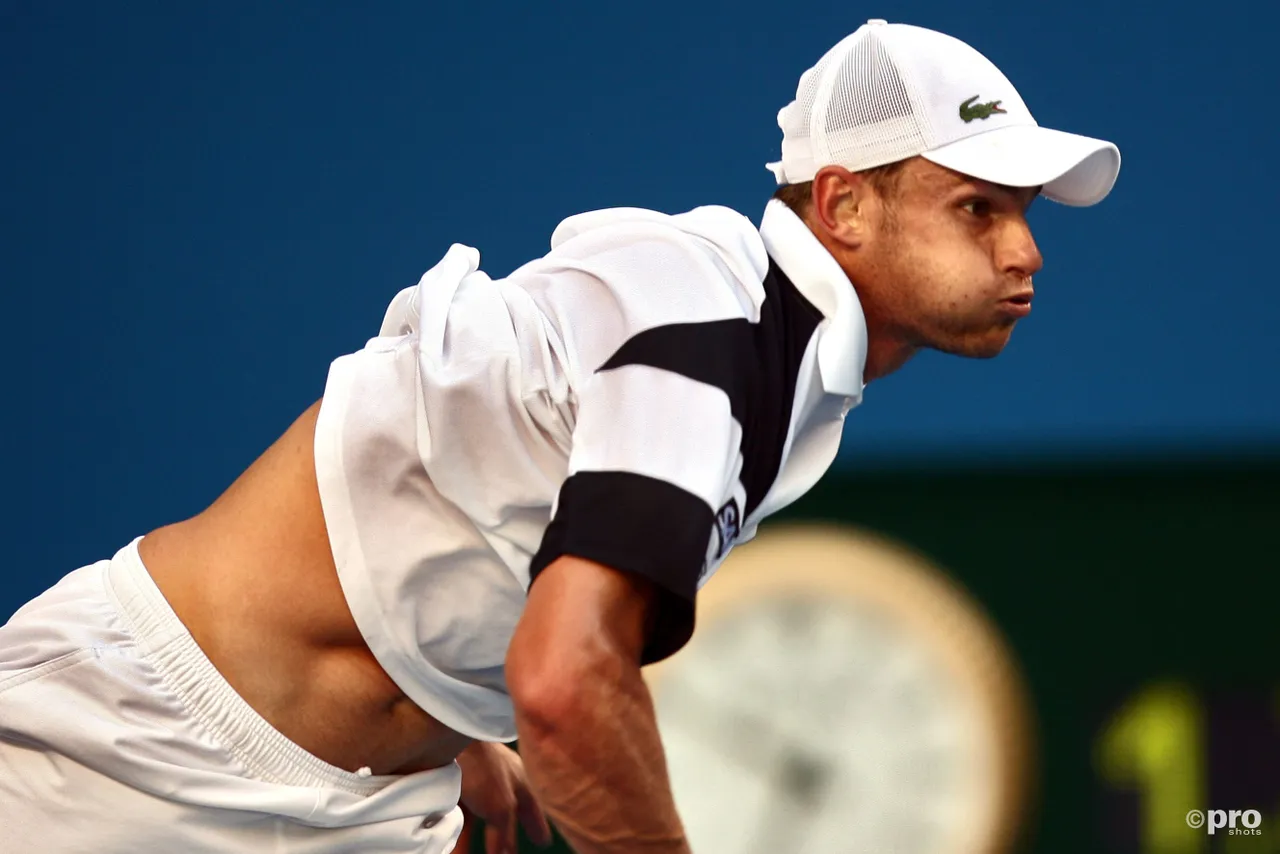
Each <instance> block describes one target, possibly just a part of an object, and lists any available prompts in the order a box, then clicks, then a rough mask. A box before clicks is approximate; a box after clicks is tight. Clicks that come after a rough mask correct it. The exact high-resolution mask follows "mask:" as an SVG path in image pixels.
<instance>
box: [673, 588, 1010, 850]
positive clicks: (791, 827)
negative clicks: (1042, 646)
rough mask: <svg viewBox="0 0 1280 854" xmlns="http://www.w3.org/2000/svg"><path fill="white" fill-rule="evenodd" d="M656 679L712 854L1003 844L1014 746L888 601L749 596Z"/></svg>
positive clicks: (930, 640) (783, 592) (825, 595)
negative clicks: (1003, 806)
mask: <svg viewBox="0 0 1280 854" xmlns="http://www.w3.org/2000/svg"><path fill="white" fill-rule="evenodd" d="M733 571H734V568H733V567H732V566H728V567H726V568H725V569H724V570H722V571H721V572H722V573H728V572H733ZM701 619H702V617H701V614H700V620H701ZM653 684H654V690H653V695H654V702H655V706H656V709H657V715H658V724H659V728H660V731H661V734H662V739H663V743H664V745H665V748H666V752H667V762H668V770H669V773H670V776H671V783H672V788H673V791H674V794H675V798H676V803H677V806H678V807H679V809H680V813H681V816H682V818H683V820H684V822H685V826H686V830H687V831H688V834H689V840H690V844H691V846H692V848H693V850H694V851H697V852H699V854H718V853H719V852H724V854H731V853H732V854H774V852H794V854H819V852H821V854H861V853H862V852H866V854H885V852H895V854H915V852H919V854H979V852H982V854H987V852H989V850H990V846H991V834H992V830H991V826H992V824H993V822H994V821H995V819H994V818H993V816H994V815H995V813H996V812H997V811H998V809H999V807H998V804H997V801H998V800H999V797H1000V794H1001V783H1000V780H999V779H997V778H998V777H999V776H1000V775H1001V773H1002V768H1003V765H1002V762H1003V757H1002V756H1001V745H1000V743H999V738H998V737H997V735H996V733H995V732H994V730H993V727H992V725H991V719H990V716H989V715H988V714H987V712H986V710H985V708H984V701H983V696H982V693H981V692H980V691H975V689H974V685H973V682H972V680H966V679H964V678H960V677H958V676H957V673H956V670H955V667H954V665H953V664H952V663H950V662H949V661H948V659H947V656H946V655H945V654H940V649H939V646H938V637H937V635H930V634H928V633H921V632H919V631H917V630H916V629H915V628H914V627H913V625H912V624H911V622H910V621H909V620H904V619H902V618H901V615H900V614H899V613H897V612H895V610H894V609H893V608H892V607H887V606H886V603H885V601H884V600H883V598H878V597H874V596H869V597H859V596H856V595H849V594H848V593H847V592H846V593H845V594H843V595H838V594H836V593H835V592H834V591H833V590H831V589H826V588H824V587H822V586H821V585H817V586H809V587H806V586H804V585H794V586H790V587H787V586H783V587H782V588H779V589H773V590H770V591H763V590H762V591H761V592H760V593H759V595H752V596H737V597H736V598H734V600H733V602H732V604H727V605H723V606H722V607H719V608H718V609H717V610H716V611H715V613H714V615H713V617H712V618H711V619H707V620H703V621H702V623H701V624H700V626H699V628H698V630H697V632H696V633H695V635H694V638H693V639H692V640H691V641H690V643H689V644H688V646H686V647H685V649H684V650H682V651H681V652H680V653H679V654H678V655H677V656H675V657H674V658H673V659H671V660H670V662H669V663H668V664H666V665H664V666H663V670H662V672H661V677H660V678H659V679H657V680H654V683H653Z"/></svg>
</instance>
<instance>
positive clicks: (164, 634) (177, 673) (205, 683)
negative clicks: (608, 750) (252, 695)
mask: <svg viewBox="0 0 1280 854" xmlns="http://www.w3.org/2000/svg"><path fill="white" fill-rule="evenodd" d="M460 784H461V772H460V771H459V769H458V766H457V764H456V763H455V764H451V765H449V766H446V767H444V768H438V769H435V770H431V771H425V772H421V773H417V774H408V775H404V776H395V777H362V776H359V775H357V774H352V773H350V772H348V771H344V770H342V769H341V768H336V767H334V766H332V765H329V764H327V763H325V762H323V761H321V760H320V759H318V758H316V757H315V756H313V755H311V754H310V753H308V752H306V751H305V750H303V749H302V748H301V747H299V746H297V745H296V744H294V743H293V742H291V741H289V740H288V739H287V738H285V737H284V736H283V735H281V734H280V733H279V732H277V731H276V730H274V729H272V727H271V726H270V724H268V723H267V722H266V721H265V720H263V718H262V717H261V716H259V715H258V714H257V713H256V712H254V711H253V709H251V708H250V707H249V705H248V704H247V703H246V702H245V701H244V700H243V699H242V698H241V697H240V696H239V695H238V694H236V692H235V691H234V689H232V687H231V686H230V685H229V684H228V683H227V682H226V680H224V679H223V678H222V676H221V675H220V674H219V673H218V671H217V670H216V669H214V667H213V665H212V664H211V663H210V661H209V659H208V658H206V657H205V655H204V653H202V652H201V651H200V648H199V647H198V646H197V645H196V642H195V641H194V640H193V639H192V637H191V635H190V633H189V632H188V631H187V630H186V629H185V628H184V627H183V625H182V623H181V622H179V620H178V617H177V615H176V614H174V613H173V610H172V609H170V607H169V605H168V603H167V602H166V601H165V599H164V597H163V596H162V595H161V594H160V590H159V589H158V588H157V587H156V586H155V583H154V582H152V580H151V577H150V576H149V575H148V574H147V571H146V569H145V568H144V567H143V565H142V561H141V560H140V559H139V558H138V549H137V541H136V540H135V541H134V542H133V543H131V544H130V545H128V546H126V547H125V548H123V549H121V550H120V552H119V553H118V554H116V556H115V557H114V558H113V559H111V560H109V561H105V560H104V561H100V562H98V563H95V564H93V565H92V566H86V567H84V568H82V569H78V570H76V571H75V572H72V573H71V574H70V575H68V576H66V577H65V578H63V579H62V580H61V581H60V582H58V584H56V585H55V586H54V587H52V588H51V589H49V590H48V591H47V592H45V593H44V594H42V595H41V596H39V597H37V598H36V599H34V600H32V601H31V602H29V603H27V604H26V605H25V606H23V607H22V608H21V609H20V610H19V611H18V612H17V613H16V614H14V615H13V617H12V618H11V619H10V620H9V622H8V623H6V624H5V625H3V626H0V850H3V851H5V852H10V851H12V852H15V854H18V852H23V853H24V854H25V852H29V851H30V852H40V854H63V852H80V851H84V852H94V854H111V852H129V854H136V852H148V854H152V853H153V852H154V854H167V852H174V854H197V852H236V854H245V852H259V851H264V852H281V854H283V852H290V854H293V853H294V852H298V853H299V854H302V853H303V852H305V854H313V852H348V851H349V852H415V854H444V853H445V852H448V851H451V850H452V849H453V846H454V842H455V840H456V839H457V837H458V833H459V832H460V831H461V828H462V814H461V811H460V810H459V809H458V808H457V804H458V794H459V787H460Z"/></svg>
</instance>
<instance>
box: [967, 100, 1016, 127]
mask: <svg viewBox="0 0 1280 854" xmlns="http://www.w3.org/2000/svg"><path fill="white" fill-rule="evenodd" d="M976 100H978V96H977V95H974V96H973V97H972V98H969V99H967V100H966V101H965V102H964V103H963V104H961V105H960V118H962V119H964V121H965V124H968V123H969V122H971V121H973V120H974V119H989V118H991V114H992V113H1007V112H1009V111H1008V110H1002V109H1000V102H999V101H987V102H986V103H985V104H975V103H973V102H974V101H976Z"/></svg>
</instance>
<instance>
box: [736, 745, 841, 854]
mask: <svg viewBox="0 0 1280 854" xmlns="http://www.w3.org/2000/svg"><path fill="white" fill-rule="evenodd" d="M831 770H832V769H831V766H830V764H829V763H827V762H823V761H820V760H818V759H816V758H815V757H813V756H811V755H808V754H805V753H802V752H800V751H791V752H789V753H787V754H785V755H783V756H782V757H781V761H780V762H779V764H778V765H777V766H776V769H775V772H774V775H773V776H774V779H775V781H776V783H775V789H774V791H775V792H776V793H777V795H776V797H775V799H774V800H773V804H774V807H775V809H773V810H771V811H770V812H768V813H766V814H765V816H764V817H763V818H762V820H761V821H760V822H759V823H758V824H757V830H756V832H755V833H753V834H751V854H778V852H783V851H787V852H797V851H801V850H803V848H804V846H802V845H800V846H798V845H797V844H796V841H797V840H796V837H797V834H799V833H801V832H802V831H801V829H802V828H805V827H808V826H809V824H810V822H809V819H810V818H811V817H812V816H813V814H814V813H816V812H818V811H819V810H820V809H821V807H822V805H823V803H824V802H825V801H826V799H827V798H826V795H827V792H828V790H829V788H830V785H831V777H832V774H831Z"/></svg>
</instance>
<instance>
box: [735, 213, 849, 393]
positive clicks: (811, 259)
mask: <svg viewBox="0 0 1280 854" xmlns="http://www.w3.org/2000/svg"><path fill="white" fill-rule="evenodd" d="M760 236H761V238H763V239H764V247H765V250H766V251H767V252H768V253H769V257H770V258H772V259H773V260H774V261H775V262H777V264H778V266H779V267H781V268H782V272H784V273H786V274H787V278H789V279H790V280H791V282H792V284H794V285H795V286H796V290H798V291H800V293H801V294H803V295H804V297H805V299H807V300H809V302H811V303H813V305H814V307H815V308H817V309H818V310H819V311H821V312H822V315H823V317H824V318H825V320H824V322H823V327H822V329H821V331H820V332H819V336H820V337H819V339H818V370H819V371H820V372H821V374H822V387H823V388H824V389H825V390H826V391H827V393H828V394H838V395H842V396H844V397H847V398H851V399H852V402H853V403H855V404H857V403H859V402H861V400H862V389H863V386H864V383H863V381H862V378H863V374H864V371H865V370H866V366H867V320H866V317H865V316H864V315H863V313H862V303H860V302H859V301H858V294H857V293H856V292H855V291H854V289H853V284H852V283H851V282H850V281H849V277H848V276H846V275H845V274H844V270H841V269H840V265H839V264H837V263H836V259H835V258H833V257H831V253H830V252H828V251H827V248H826V247H825V246H823V245H822V244H821V243H820V242H818V238H816V237H814V235H813V232H812V231H810V230H809V227H808V226H807V225H805V224H804V222H803V221H802V220H801V219H800V217H798V216H796V215H795V213H794V212H793V211H792V210H791V208H789V207H787V206H786V205H785V204H784V203H783V202H780V201H778V200H777V199H772V200H770V202H769V204H768V205H767V206H766V207H765V209H764V218H763V219H762V220H761V222H760Z"/></svg>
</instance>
